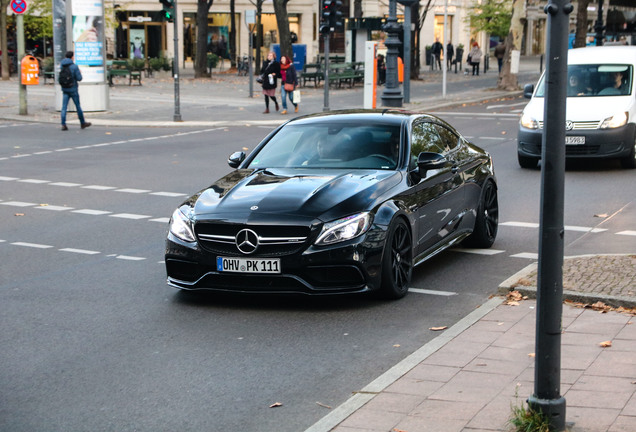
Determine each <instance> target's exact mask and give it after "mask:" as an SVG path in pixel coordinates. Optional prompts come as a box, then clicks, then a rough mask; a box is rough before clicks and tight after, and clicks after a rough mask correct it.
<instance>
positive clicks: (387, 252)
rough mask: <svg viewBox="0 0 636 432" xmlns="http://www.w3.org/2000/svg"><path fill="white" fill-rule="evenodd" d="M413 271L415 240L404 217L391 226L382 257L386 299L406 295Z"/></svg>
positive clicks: (383, 289)
mask: <svg viewBox="0 0 636 432" xmlns="http://www.w3.org/2000/svg"><path fill="white" fill-rule="evenodd" d="M412 273H413V241H412V239H411V232H410V230H409V227H408V225H407V224H406V222H405V221H404V219H402V218H398V219H396V220H395V221H394V222H393V223H391V226H390V227H389V232H388V233H387V238H386V243H385V246H384V254H383V257H382V286H381V294H382V297H384V298H386V299H399V298H402V297H404V296H405V295H406V293H407V292H408V290H409V284H410V282H411V274H412Z"/></svg>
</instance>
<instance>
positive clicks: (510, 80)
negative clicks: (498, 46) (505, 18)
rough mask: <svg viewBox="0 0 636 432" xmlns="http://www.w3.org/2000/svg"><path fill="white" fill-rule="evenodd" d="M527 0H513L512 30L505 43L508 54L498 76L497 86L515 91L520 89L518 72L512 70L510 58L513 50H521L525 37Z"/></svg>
mask: <svg viewBox="0 0 636 432" xmlns="http://www.w3.org/2000/svg"><path fill="white" fill-rule="evenodd" d="M525 3H526V1H525V0H513V2H512V17H511V18H510V31H509V32H508V36H506V40H505V42H504V45H505V46H506V54H505V55H504V58H503V67H502V68H501V73H500V74H499V77H498V78H497V88H498V89H501V90H508V91H514V90H518V89H519V81H518V79H517V74H516V73H514V74H513V73H512V72H511V71H510V59H511V58H512V51H520V50H521V39H522V37H523V22H521V19H522V18H523V17H524V16H523V12H524V10H525Z"/></svg>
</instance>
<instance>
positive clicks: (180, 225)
mask: <svg viewBox="0 0 636 432" xmlns="http://www.w3.org/2000/svg"><path fill="white" fill-rule="evenodd" d="M170 232H171V233H172V234H174V235H175V236H176V237H178V238H180V239H181V240H183V241H187V242H194V241H196V239H195V238H194V233H193V232H192V222H190V219H188V218H187V217H186V215H184V214H183V213H182V212H181V209H176V210H175V211H174V213H172V219H170Z"/></svg>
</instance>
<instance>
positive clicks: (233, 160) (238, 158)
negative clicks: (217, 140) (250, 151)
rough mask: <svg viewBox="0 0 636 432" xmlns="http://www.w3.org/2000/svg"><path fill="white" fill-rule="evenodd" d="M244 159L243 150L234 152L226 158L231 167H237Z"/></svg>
mask: <svg viewBox="0 0 636 432" xmlns="http://www.w3.org/2000/svg"><path fill="white" fill-rule="evenodd" d="M244 160H245V152H242V151H239V152H234V153H232V154H231V155H230V157H229V158H228V160H227V164H228V165H229V166H230V167H232V168H238V166H239V165H240V164H241V162H243V161H244Z"/></svg>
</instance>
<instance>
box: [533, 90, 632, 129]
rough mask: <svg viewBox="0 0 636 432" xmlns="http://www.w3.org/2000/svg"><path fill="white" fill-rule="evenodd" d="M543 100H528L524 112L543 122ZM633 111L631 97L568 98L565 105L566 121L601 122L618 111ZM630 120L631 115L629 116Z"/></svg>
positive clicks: (538, 98)
mask: <svg viewBox="0 0 636 432" xmlns="http://www.w3.org/2000/svg"><path fill="white" fill-rule="evenodd" d="M544 102H545V99H544V98H542V97H541V98H540V97H534V98H532V99H531V100H530V102H529V103H528V105H526V108H525V109H524V112H525V113H526V114H528V115H531V116H532V117H534V118H535V119H537V120H539V121H543V110H544ZM633 109H634V98H633V96H630V95H628V96H593V97H569V98H567V103H566V114H565V115H566V120H571V121H576V122H583V121H602V120H605V119H606V118H608V117H612V116H613V115H616V114H617V113H618V112H619V111H630V112H631V111H632V110H633ZM630 118H631V115H630Z"/></svg>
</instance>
